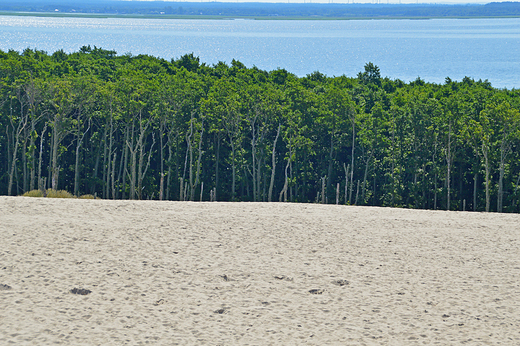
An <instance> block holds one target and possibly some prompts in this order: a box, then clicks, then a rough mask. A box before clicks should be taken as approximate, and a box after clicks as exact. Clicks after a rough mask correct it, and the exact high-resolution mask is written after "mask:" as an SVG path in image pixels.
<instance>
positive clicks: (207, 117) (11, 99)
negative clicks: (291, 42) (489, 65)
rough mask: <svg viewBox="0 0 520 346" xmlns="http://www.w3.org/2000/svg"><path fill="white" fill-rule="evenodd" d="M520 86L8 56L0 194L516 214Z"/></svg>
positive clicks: (3, 57) (2, 83)
mask: <svg viewBox="0 0 520 346" xmlns="http://www.w3.org/2000/svg"><path fill="white" fill-rule="evenodd" d="M519 110H520V93H519V91H518V90H502V89H495V88H493V87H492V86H491V85H490V83H489V82H487V81H474V80H473V79H471V78H467V77H466V78H464V79H463V80H462V81H452V80H450V79H449V78H446V81H445V83H443V84H432V83H427V82H425V81H423V80H421V79H420V78H418V79H416V80H415V81H413V82H410V83H405V82H403V81H400V80H392V79H389V78H382V77H381V73H380V71H379V68H378V67H377V66H376V65H374V64H372V63H368V64H366V65H365V68H364V71H361V72H360V73H359V74H358V75H357V76H356V77H347V76H339V77H328V76H325V75H323V74H321V73H319V72H314V73H312V74H310V75H307V76H305V77H297V76H295V75H293V74H291V73H290V72H288V71H286V70H284V69H277V70H274V71H263V70H260V69H258V68H256V67H252V68H247V67H246V66H244V65H243V64H242V63H240V62H239V61H235V60H233V61H232V62H231V64H230V65H228V64H226V63H223V62H220V63H218V64H215V65H212V66H208V65H206V64H204V63H202V62H200V60H199V59H198V58H197V57H195V56H193V55H192V54H190V55H185V56H182V57H180V58H179V59H173V60H171V61H167V60H164V59H160V58H156V57H152V56H147V55H139V56H132V55H131V54H126V55H117V54H116V52H114V51H107V50H103V49H100V48H96V47H94V48H92V47H90V46H89V47H82V48H81V49H80V51H79V52H75V53H71V54H67V53H65V52H63V51H57V52H55V53H53V54H51V55H50V54H47V53H45V52H42V51H38V50H31V49H27V50H25V51H24V52H21V53H20V52H16V51H9V52H2V51H0V194H3V195H19V194H22V193H24V192H26V191H30V190H33V189H45V188H52V189H65V190H68V191H70V192H73V193H74V194H75V195H80V194H93V195H97V196H98V197H102V198H109V199H163V200H192V201H199V200H204V201H208V200H218V201H292V202H319V203H340V204H351V205H373V206H396V207H407V208H426V209H448V210H462V209H466V210H478V211H498V212H519V211H520V189H519V187H520V150H518V149H519V145H520V111H519Z"/></svg>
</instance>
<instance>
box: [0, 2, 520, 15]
mask: <svg viewBox="0 0 520 346" xmlns="http://www.w3.org/2000/svg"><path fill="white" fill-rule="evenodd" d="M0 11H17V12H25V13H27V12H29V13H30V12H43V13H52V14H60V13H69V14H74V13H82V14H86V13H88V14H111V15H149V16H168V15H170V16H197V17H199V16H214V17H223V18H225V17H271V18H274V17H282V18H287V17H291V18H298V17H301V18H317V17H321V18H432V17H437V18H439V17H465V18H470V17H513V16H517V17H518V16H520V3H519V2H493V3H489V4H485V5H482V4H356V3H351V4H344V3H343V4H340V3H335V4H334V3H327V4H320V3H314V4H313V3H304V4H302V3H293V4H290V3H260V2H257V3H232V2H202V3H201V2H172V1H169V2H168V1H166V2H165V1H155V2H154V1H114V0H91V1H88V2H83V3H78V2H77V1H71V0H52V1H47V0H43V1H42V0H4V1H2V4H0Z"/></svg>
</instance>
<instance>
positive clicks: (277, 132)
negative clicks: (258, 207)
mask: <svg viewBox="0 0 520 346" xmlns="http://www.w3.org/2000/svg"><path fill="white" fill-rule="evenodd" d="M280 128H281V125H278V130H277V131H276V137H275V139H274V143H273V153H272V168H271V182H270V184H269V197H268V201H269V202H272V197H273V188H274V175H275V170H276V142H278V137H279V136H280Z"/></svg>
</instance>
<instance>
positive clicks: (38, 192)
mask: <svg viewBox="0 0 520 346" xmlns="http://www.w3.org/2000/svg"><path fill="white" fill-rule="evenodd" d="M22 196H24V197H43V191H42V190H31V191H27V192H26V193H24V194H23V195H22Z"/></svg>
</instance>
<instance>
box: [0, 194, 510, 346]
mask: <svg viewBox="0 0 520 346" xmlns="http://www.w3.org/2000/svg"><path fill="white" fill-rule="evenodd" d="M72 290H74V291H72ZM82 290H84V291H82ZM89 291H90V293H89ZM73 292H74V293H73ZM75 293H88V294H75ZM55 343H58V344H65V345H123V344H129V345H142V344H153V345H176V344H178V345H188V344H192V345H195V344H208V345H304V344H308V345H460V344H466V345H486V344H489V345H499V344H501V345H520V216H519V215H509V214H485V213H464V212H441V211H423V210H403V209H392V208H369V207H348V206H335V205H326V206H325V205H310V204H280V203H272V204H267V203H188V202H157V201H105V200H71V199H44V198H23V197H0V345H9V344H14V345H46V344H55Z"/></svg>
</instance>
